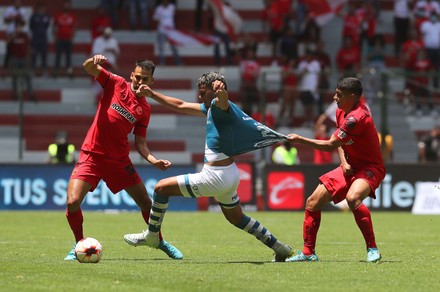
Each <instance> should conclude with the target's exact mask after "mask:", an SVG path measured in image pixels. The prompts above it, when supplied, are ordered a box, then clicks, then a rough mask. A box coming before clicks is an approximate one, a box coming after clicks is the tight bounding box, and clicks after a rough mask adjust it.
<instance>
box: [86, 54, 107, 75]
mask: <svg viewBox="0 0 440 292" xmlns="http://www.w3.org/2000/svg"><path fill="white" fill-rule="evenodd" d="M106 61H107V58H106V57H105V56H103V55H95V56H93V57H91V58H88V59H87V60H86V61H85V62H84V63H83V67H84V70H85V71H86V72H87V73H89V74H90V75H92V76H93V77H98V75H99V72H101V69H102V67H101V66H100V65H101V64H103V63H104V62H106Z"/></svg>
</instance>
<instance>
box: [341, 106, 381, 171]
mask: <svg viewBox="0 0 440 292" xmlns="http://www.w3.org/2000/svg"><path fill="white" fill-rule="evenodd" d="M336 127H337V128H338V129H336V131H335V132H334V133H333V136H335V137H336V138H337V139H338V140H340V141H341V142H342V143H343V144H342V149H343V150H344V153H345V158H346V159H347V162H348V164H350V165H351V166H352V167H353V169H355V170H356V169H362V168H364V167H370V168H374V169H376V170H377V171H379V172H381V173H382V174H385V166H384V164H383V159H382V153H381V151H380V144H379V138H378V136H377V130H376V126H375V125H374V121H373V118H372V116H371V114H370V112H369V110H368V108H367V107H366V106H365V105H364V104H362V103H360V102H359V103H358V104H357V105H356V106H355V107H354V109H353V110H352V111H351V112H349V113H348V114H347V115H346V116H345V112H344V111H343V110H341V109H339V108H338V109H337V110H336Z"/></svg>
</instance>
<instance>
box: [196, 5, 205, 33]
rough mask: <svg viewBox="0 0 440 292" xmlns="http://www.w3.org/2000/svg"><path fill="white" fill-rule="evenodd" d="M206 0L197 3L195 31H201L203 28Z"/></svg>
mask: <svg viewBox="0 0 440 292" xmlns="http://www.w3.org/2000/svg"><path fill="white" fill-rule="evenodd" d="M204 2H205V1H204V0H197V1H196V9H195V11H196V15H195V18H194V29H195V30H196V31H200V30H201V29H202V28H203V3H204Z"/></svg>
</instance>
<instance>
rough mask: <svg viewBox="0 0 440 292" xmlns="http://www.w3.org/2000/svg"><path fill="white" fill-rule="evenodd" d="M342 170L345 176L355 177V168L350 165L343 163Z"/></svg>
mask: <svg viewBox="0 0 440 292" xmlns="http://www.w3.org/2000/svg"><path fill="white" fill-rule="evenodd" d="M341 168H342V171H343V172H344V174H346V175H353V168H352V167H351V165H350V164H348V163H341Z"/></svg>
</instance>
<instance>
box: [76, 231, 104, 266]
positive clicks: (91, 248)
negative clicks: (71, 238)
mask: <svg viewBox="0 0 440 292" xmlns="http://www.w3.org/2000/svg"><path fill="white" fill-rule="evenodd" d="M75 255H76V258H77V260H78V261H79V262H80V263H97V262H99V260H100V259H101V256H102V245H101V243H100V242H99V241H98V240H96V239H94V238H92V237H87V238H83V239H81V240H80V241H78V243H77V244H76V247H75Z"/></svg>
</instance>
